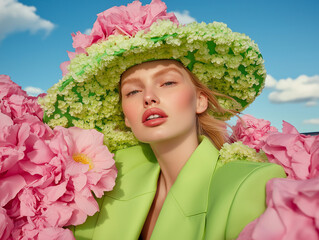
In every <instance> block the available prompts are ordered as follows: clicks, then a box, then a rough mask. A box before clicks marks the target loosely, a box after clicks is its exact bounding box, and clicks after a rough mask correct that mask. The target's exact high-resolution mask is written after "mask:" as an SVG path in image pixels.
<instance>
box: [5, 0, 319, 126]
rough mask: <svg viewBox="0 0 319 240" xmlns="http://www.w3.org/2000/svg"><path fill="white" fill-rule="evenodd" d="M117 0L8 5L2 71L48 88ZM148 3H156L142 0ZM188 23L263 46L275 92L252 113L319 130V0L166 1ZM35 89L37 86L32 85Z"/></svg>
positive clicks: (8, 1)
mask: <svg viewBox="0 0 319 240" xmlns="http://www.w3.org/2000/svg"><path fill="white" fill-rule="evenodd" d="M128 2H131V1H121V0H120V1H119V0H118V1H115V0H91V1H88V0H77V1H73V0H19V1H17V0H0V74H6V75H9V76H10V77H11V79H12V80H13V81H14V82H16V83H18V84H19V85H21V86H22V87H23V88H24V89H27V90H28V89H29V90H30V92H36V90H37V89H42V90H44V91H46V90H47V89H48V88H49V87H51V86H52V85H53V84H54V83H56V82H57V81H58V80H59V79H61V77H62V74H61V71H60V68H59V65H60V63H61V62H64V61H66V60H68V57H67V52H66V51H67V50H68V51H73V48H72V38H71V33H73V32H77V31H81V32H85V31H86V30H87V29H90V28H91V27H92V26H93V23H94V21H95V19H96V14H98V13H99V12H102V11H104V10H106V9H108V8H110V7H112V6H114V5H117V6H119V5H126V4H127V3H128ZM141 2H142V3H143V4H148V3H149V2H150V0H149V1H144V0H143V1H141ZM166 4H167V6H168V11H174V12H178V14H179V16H180V17H181V20H182V21H189V20H196V21H198V22H201V21H204V22H212V21H219V22H224V23H226V24H227V25H228V26H229V27H230V28H231V29H232V30H233V31H236V32H241V33H245V34H247V35H248V36H250V37H251V38H252V39H254V40H255V42H256V43H257V44H258V45H259V48H260V50H261V52H262V54H263V57H264V59H265V65H266V69H267V73H268V78H267V84H266V85H267V88H265V89H264V91H263V93H262V94H261V95H260V96H259V97H258V98H257V99H256V101H255V102H254V103H253V104H252V105H251V106H250V107H248V108H247V109H246V110H245V111H244V113H248V114H252V115H254V116H255V117H257V118H263V119H267V120H269V121H271V122H272V124H273V125H274V126H275V127H277V128H278V129H281V123H282V120H285V121H287V122H289V123H291V124H293V125H294V126H295V127H296V128H297V129H298V130H299V131H300V132H312V131H319V111H318V110H319V44H318V42H319V41H318V39H319V14H318V12H319V1H318V0H306V1H301V0H300V1H294V0H290V1H288V0H281V1H278V0H276V1H275V0H268V1H261V0H259V1H258V0H242V1H237V0H218V1H216V0H204V1H190V0H183V1H175V0H174V1H173V0H169V1H166ZM28 87H29V88H28Z"/></svg>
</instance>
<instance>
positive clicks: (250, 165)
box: [207, 161, 286, 239]
mask: <svg viewBox="0 0 319 240" xmlns="http://www.w3.org/2000/svg"><path fill="white" fill-rule="evenodd" d="M283 177H286V174H285V172H284V170H283V168H282V167H281V166H279V165H276V164H272V163H256V162H248V161H234V162H230V163H228V164H225V165H224V166H222V167H220V168H219V169H218V170H217V171H216V172H215V174H214V176H213V178H212V182H211V186H210V193H209V198H210V200H209V203H210V204H209V206H208V209H207V219H208V220H209V219H210V222H211V223H210V226H209V227H208V228H211V224H214V225H215V226H214V227H212V229H215V231H217V232H218V230H217V229H216V228H219V229H223V230H222V231H220V230H219V232H220V236H218V237H219V238H220V239H234V238H236V237H237V236H238V234H239V233H240V232H241V230H242V229H243V228H244V227H245V226H246V225H247V224H248V223H249V222H251V221H253V220H254V219H256V218H257V217H258V216H260V215H261V214H262V213H263V212H264V210H265V208H266V203H265V199H266V191H265V187H266V183H267V182H268V181H269V180H270V179H272V178H283ZM210 215H212V216H210ZM208 233H209V231H208Z"/></svg>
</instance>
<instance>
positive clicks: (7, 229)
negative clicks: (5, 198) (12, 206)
mask: <svg viewBox="0 0 319 240" xmlns="http://www.w3.org/2000/svg"><path fill="white" fill-rule="evenodd" d="M0 223H1V224H0V239H2V240H7V239H9V237H10V235H11V231H12V230H13V227H14V225H13V222H12V220H11V218H10V217H9V216H8V215H7V213H6V210H5V209H4V208H2V207H0Z"/></svg>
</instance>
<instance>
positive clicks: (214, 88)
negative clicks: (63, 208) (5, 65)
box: [42, 0, 285, 240]
mask: <svg viewBox="0 0 319 240" xmlns="http://www.w3.org/2000/svg"><path fill="white" fill-rule="evenodd" d="M136 15H139V16H136ZM119 16H120V17H119ZM119 18H120V20H119ZM133 20H134V21H133ZM117 21H118V22H117ZM74 43H75V44H74V46H76V53H80V52H81V53H80V54H78V55H77V57H75V58H74V59H72V60H71V62H70V63H67V64H66V65H64V66H67V68H65V69H67V70H68V72H65V75H64V77H63V79H62V81H60V82H59V83H58V84H57V85H55V86H54V87H52V88H51V90H49V94H48V96H47V97H46V98H45V99H44V100H43V102H42V104H43V106H44V108H45V110H46V121H47V122H48V123H49V124H50V125H51V126H55V125H64V126H71V125H75V126H78V127H83V128H96V129H98V130H100V131H101V132H103V133H104V134H105V144H106V145H108V147H109V148H110V150H112V151H113V152H116V155H115V159H116V166H117V168H118V170H119V174H118V178H117V182H116V186H115V188H114V190H113V191H111V192H108V193H106V194H105V195H104V197H103V198H102V199H99V200H98V201H99V205H100V209H101V210H100V212H99V213H97V214H95V215H94V216H92V217H89V218H88V219H87V221H86V222H85V223H84V224H83V225H81V226H77V227H76V228H75V229H73V230H74V234H75V237H76V239H96V240H97V239H119V240H125V239H128V240H129V239H183V240H184V239H190V240H193V239H234V238H236V237H237V236H238V234H239V233H240V231H241V230H242V229H243V228H244V227H245V225H247V224H248V223H249V222H251V221H252V220H254V219H255V218H257V217H258V216H259V215H260V214H261V213H262V212H263V211H264V209H265V184H266V182H267V181H268V180H269V179H271V178H274V177H285V173H284V171H283V169H282V168H281V167H280V166H277V165H274V164H269V163H259V162H248V161H234V162H230V163H228V164H225V165H224V164H222V163H221V162H220V161H219V150H220V149H221V147H222V145H223V144H224V143H225V142H227V132H226V123H225V120H227V119H228V118H230V117H231V116H233V115H235V114H236V113H237V112H240V111H242V110H243V109H244V108H245V107H247V106H248V105H249V104H250V103H251V102H252V101H253V100H254V99H255V97H256V96H258V95H259V94H260V91H261V90H262V88H263V85H264V80H265V76H266V74H265V70H264V65H263V60H262V57H261V55H260V53H259V50H258V47H257V45H256V44H254V43H253V42H252V41H251V40H250V39H249V38H248V37H247V36H245V35H243V34H239V33H233V32H231V30H230V29H229V28H227V26H226V25H224V24H222V23H213V24H208V25H206V24H204V23H202V24H198V23H194V24H191V25H187V26H179V25H178V22H177V20H176V18H175V16H174V15H173V14H167V13H166V6H165V4H164V3H162V2H161V1H160V0H153V1H152V2H151V4H150V5H146V6H141V4H140V3H139V2H137V1H135V2H133V3H132V4H130V5H128V6H127V7H126V6H121V7H114V8H111V9H109V10H107V11H105V12H103V13H101V14H99V15H98V20H97V22H96V23H95V24H94V27H93V31H92V33H91V35H89V36H87V35H83V34H80V33H78V34H77V35H76V36H75V37H74Z"/></svg>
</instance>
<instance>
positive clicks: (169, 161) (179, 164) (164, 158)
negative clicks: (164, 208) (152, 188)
mask: <svg viewBox="0 0 319 240" xmlns="http://www.w3.org/2000/svg"><path fill="white" fill-rule="evenodd" d="M198 144H199V141H198V137H197V134H190V135H188V136H186V137H185V135H183V136H180V137H176V138H173V139H169V140H165V141H163V142H156V143H152V144H151V148H152V150H153V152H154V154H155V157H156V158H157V161H158V163H159V165H160V168H161V175H160V181H162V183H163V185H164V187H165V189H166V192H168V191H169V190H170V188H171V186H172V185H173V184H174V182H175V180H176V178H177V176H178V174H179V172H180V171H181V169H182V168H183V166H184V165H185V163H186V162H187V160H188V159H189V158H190V156H191V155H192V153H193V152H194V151H195V149H196V148H197V146H198Z"/></svg>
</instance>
